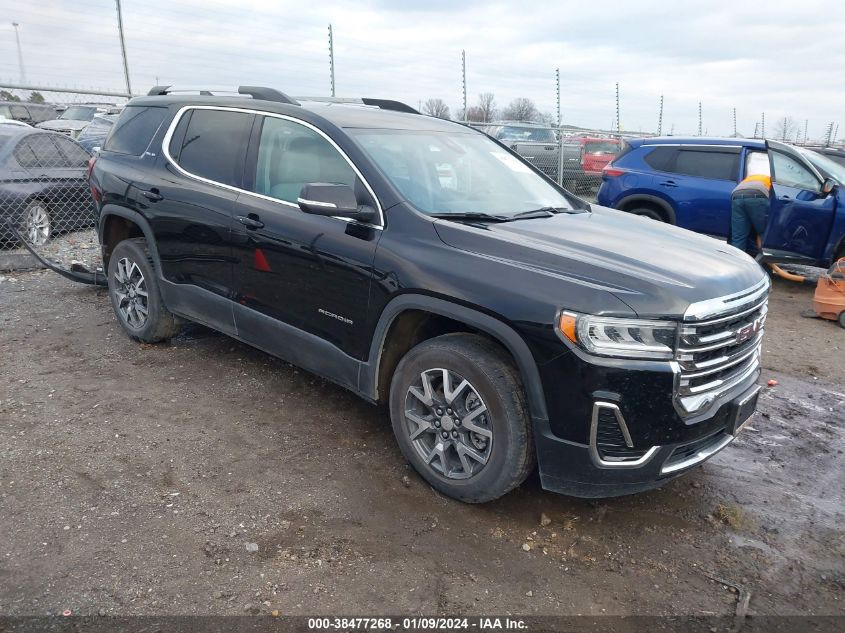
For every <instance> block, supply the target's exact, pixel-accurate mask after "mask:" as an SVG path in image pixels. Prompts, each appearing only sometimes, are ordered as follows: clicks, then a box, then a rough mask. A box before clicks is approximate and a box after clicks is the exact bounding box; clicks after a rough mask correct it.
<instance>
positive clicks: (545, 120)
mask: <svg viewBox="0 0 845 633" xmlns="http://www.w3.org/2000/svg"><path fill="white" fill-rule="evenodd" d="M556 121H557V118H556V117H555V115H554V114H552V113H551V112H541V113H540V114H539V115H538V116H537V123H542V124H543V125H547V126H549V127H556V126H555V122H556Z"/></svg>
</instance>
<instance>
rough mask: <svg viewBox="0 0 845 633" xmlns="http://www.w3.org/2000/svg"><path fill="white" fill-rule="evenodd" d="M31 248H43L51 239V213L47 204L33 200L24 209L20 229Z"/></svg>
mask: <svg viewBox="0 0 845 633" xmlns="http://www.w3.org/2000/svg"><path fill="white" fill-rule="evenodd" d="M18 230H19V231H20V233H21V235H22V236H23V238H24V239H25V240H26V241H27V243H29V245H30V246H43V245H44V244H46V243H47V240H49V239H50V234H51V230H52V229H51V226H50V212H49V211H48V209H47V203H46V202H43V201H41V200H33V201H32V202H30V203H29V204H28V205H26V209H24V212H23V216H22V217H21V221H20V228H19V229H18Z"/></svg>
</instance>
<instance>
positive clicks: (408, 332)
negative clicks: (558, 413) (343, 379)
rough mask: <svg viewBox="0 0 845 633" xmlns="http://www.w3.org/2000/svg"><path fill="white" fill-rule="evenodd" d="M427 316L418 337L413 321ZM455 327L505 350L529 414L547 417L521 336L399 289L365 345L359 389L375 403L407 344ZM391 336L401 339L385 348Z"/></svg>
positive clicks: (482, 316) (494, 321)
mask: <svg viewBox="0 0 845 633" xmlns="http://www.w3.org/2000/svg"><path fill="white" fill-rule="evenodd" d="M403 315H404V316H403ZM431 318H433V319H435V320H437V322H436V324H434V327H433V331H432V335H431V336H423V337H422V338H418V330H417V329H415V326H418V325H419V324H420V323H425V320H426V319H431ZM444 320H445V321H444ZM426 325H429V324H426ZM446 325H451V328H449V329H445V330H444V329H443V327H444V326H446ZM397 327H399V328H403V331H398V332H397V329H396V328H397ZM456 331H457V332H460V331H465V332H477V333H480V334H483V335H485V336H487V337H488V338H490V339H492V340H493V341H495V342H496V343H498V344H499V345H501V346H502V347H503V348H504V349H505V350H506V351H507V352H508V353H509V354H510V355H511V357H512V358H513V360H514V363H515V364H516V367H517V370H518V371H519V373H520V376H521V378H522V381H523V386H524V387H525V393H526V396H527V398H528V406H529V410H530V412H531V416H532V418H534V419H543V420H547V419H548V413H547V410H546V400H545V395H544V392H543V385H542V383H541V381H540V373H539V371H538V370H537V364H536V362H535V361H534V356H533V355H532V354H531V350H529V349H528V345H527V344H526V343H525V341H524V340H523V339H522V337H521V336H520V335H519V334H518V333H517V332H516V331H515V330H514V329H513V328H512V327H510V325H508V324H507V323H505V322H503V321H501V320H500V319H498V318H496V317H493V316H491V315H489V314H486V313H484V312H481V311H479V310H476V309H473V308H470V307H467V306H463V305H460V304H457V303H454V302H452V301H447V300H445V299H439V298H436V297H431V296H428V295H420V294H413V293H409V294H403V295H400V296H399V297H396V298H395V299H393V300H392V301H391V302H390V303H388V304H387V306H386V307H385V309H384V310H383V311H382V314H381V316H380V318H379V321H378V324H377V325H376V328H375V332H374V335H373V339H372V342H371V344H370V355H369V359H370V362H369V363H364V364H363V365H362V372H361V374H360V376H359V390H360V391H361V392H362V393H363V394H364V395H366V397H368V398H371V399H372V400H374V401H376V402H379V401H383V400H384V396H385V395H386V394H387V393H388V391H389V388H390V383H389V376H391V375H392V374H393V371H394V370H395V368H396V365H398V363H399V360H401V358H402V356H404V354H405V353H406V352H407V351H408V350H409V349H410V348H411V347H413V346H414V345H416V344H417V343H420V342H422V341H423V340H427V339H428V338H432V336H437V335H439V334H443V333H446V332H456ZM394 335H396V336H399V337H401V339H400V340H401V342H400V343H399V344H398V345H396V346H394V347H392V348H391V347H389V345H390V340H391V337H392V336H394Z"/></svg>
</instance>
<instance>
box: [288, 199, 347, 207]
mask: <svg viewBox="0 0 845 633" xmlns="http://www.w3.org/2000/svg"><path fill="white" fill-rule="evenodd" d="M296 201H297V202H299V203H302V204H310V205H313V206H315V207H325V208H326V209H337V205H336V204H335V203H334V202H320V201H319V200H306V199H305V198H297V199H296Z"/></svg>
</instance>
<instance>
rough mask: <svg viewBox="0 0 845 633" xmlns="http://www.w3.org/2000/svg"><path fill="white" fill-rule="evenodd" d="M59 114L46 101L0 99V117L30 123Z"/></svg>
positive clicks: (39, 121) (49, 118)
mask: <svg viewBox="0 0 845 633" xmlns="http://www.w3.org/2000/svg"><path fill="white" fill-rule="evenodd" d="M57 116H59V114H58V112H56V108H55V107H54V106H52V105H50V104H48V103H29V102H28V101H0V119H4V118H6V119H12V120H14V121H22V122H23V123H28V124H30V125H35V124H36V123H41V122H42V121H49V120H51V119H55V118H56V117H57Z"/></svg>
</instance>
